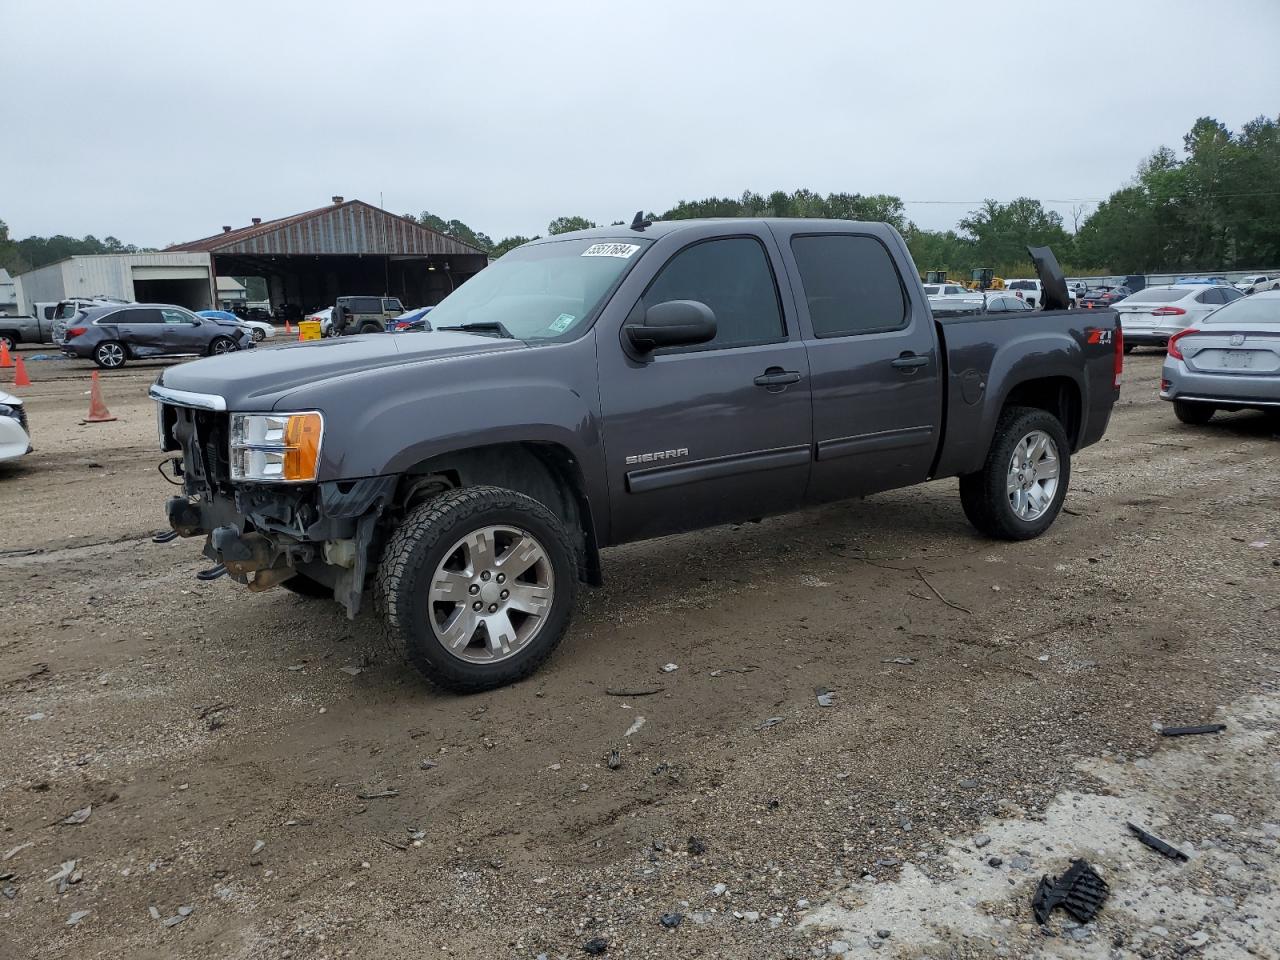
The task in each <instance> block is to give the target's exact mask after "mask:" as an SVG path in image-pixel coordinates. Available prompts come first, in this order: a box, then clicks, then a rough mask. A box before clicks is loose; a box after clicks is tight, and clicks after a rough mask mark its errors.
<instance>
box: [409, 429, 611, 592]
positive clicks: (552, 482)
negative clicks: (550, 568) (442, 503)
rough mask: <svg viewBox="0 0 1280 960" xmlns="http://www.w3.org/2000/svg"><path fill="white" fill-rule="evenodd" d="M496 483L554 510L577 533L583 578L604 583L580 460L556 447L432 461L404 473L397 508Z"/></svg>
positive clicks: (504, 448)
mask: <svg viewBox="0 0 1280 960" xmlns="http://www.w3.org/2000/svg"><path fill="white" fill-rule="evenodd" d="M478 484H492V485H493V486H496V487H503V488H505V489H507V490H515V491H516V492H518V493H523V494H525V495H526V496H529V497H532V498H533V499H535V500H537V501H538V502H539V503H541V504H543V505H544V506H546V507H547V508H548V509H549V510H551V511H552V512H553V513H554V514H555V515H556V516H557V517H559V518H560V520H561V521H562V522H563V523H564V525H565V527H566V528H567V529H568V530H569V531H570V533H571V534H575V531H576V534H575V535H574V540H575V543H576V544H577V546H578V548H579V550H578V572H579V577H580V578H581V579H583V580H585V581H586V582H588V583H591V584H593V585H597V586H598V585H599V584H600V583H601V582H602V574H601V567H600V550H599V544H598V542H597V540H596V534H595V523H594V522H593V519H592V516H591V505H590V502H589V501H588V499H587V493H586V481H585V480H584V479H583V476H582V469H581V467H579V465H578V461H577V459H576V458H575V457H574V456H573V454H572V453H571V452H570V451H569V450H567V449H566V448H564V447H562V446H560V445H559V444H554V443H502V444H493V445H491V446H485V447H473V448H471V449H468V450H457V451H453V452H451V453H447V454H442V455H440V456H438V457H432V458H431V459H429V460H424V461H422V462H421V463H418V464H415V465H414V466H413V467H411V468H409V469H408V470H406V471H405V473H404V476H403V477H402V478H401V481H400V486H399V489H398V490H397V492H396V496H397V505H398V506H400V507H401V508H402V509H404V510H408V509H411V508H412V507H413V506H415V505H416V504H418V503H420V502H422V501H423V500H426V499H429V498H430V497H432V496H434V495H435V494H437V493H440V492H442V491H444V490H452V489H455V488H458V487H473V486H476V485H478Z"/></svg>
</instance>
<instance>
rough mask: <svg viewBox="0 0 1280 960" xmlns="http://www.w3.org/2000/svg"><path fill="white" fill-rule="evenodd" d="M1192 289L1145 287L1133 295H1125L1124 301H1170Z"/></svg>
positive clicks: (1185, 294) (1190, 291)
mask: <svg viewBox="0 0 1280 960" xmlns="http://www.w3.org/2000/svg"><path fill="white" fill-rule="evenodd" d="M1194 293H1195V291H1194V290H1178V289H1175V288H1173V287H1147V289H1145V290H1139V291H1138V292H1137V293H1135V294H1133V296H1130V297H1125V300H1124V302H1125V303H1172V302H1173V301H1174V300H1181V299H1182V298H1183V297H1189V296H1191V295H1192V294H1194Z"/></svg>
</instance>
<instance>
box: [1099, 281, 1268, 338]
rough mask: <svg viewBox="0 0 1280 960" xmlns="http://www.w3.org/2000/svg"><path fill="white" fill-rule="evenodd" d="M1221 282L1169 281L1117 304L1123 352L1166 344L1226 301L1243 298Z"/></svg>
mask: <svg viewBox="0 0 1280 960" xmlns="http://www.w3.org/2000/svg"><path fill="white" fill-rule="evenodd" d="M1243 296H1244V294H1243V293H1241V292H1240V291H1239V290H1237V289H1235V288H1234V287H1228V286H1223V285H1222V284H1216V283H1215V284H1195V285H1193V284H1169V285H1167V286H1160V287H1147V288H1146V289H1145V290H1139V291H1138V292H1137V293H1135V294H1132V295H1130V296H1128V297H1125V298H1124V299H1123V300H1121V301H1119V302H1118V303H1116V304H1115V311H1116V313H1118V314H1120V325H1121V326H1122V327H1123V328H1124V352H1125V353H1129V352H1130V351H1132V350H1133V348H1134V347H1162V348H1163V347H1164V345H1165V344H1166V343H1168V341H1169V338H1170V337H1172V336H1173V335H1174V334H1175V333H1177V332H1178V331H1179V330H1182V329H1184V328H1186V327H1190V326H1194V325H1195V324H1196V323H1198V322H1199V321H1201V320H1203V319H1204V318H1205V317H1207V316H1208V315H1209V314H1211V313H1213V311H1215V310H1217V309H1218V308H1219V307H1221V306H1222V305H1223V304H1226V303H1230V302H1231V301H1232V300H1237V299H1239V298H1240V297H1243Z"/></svg>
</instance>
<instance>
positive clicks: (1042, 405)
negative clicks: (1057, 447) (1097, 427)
mask: <svg viewBox="0 0 1280 960" xmlns="http://www.w3.org/2000/svg"><path fill="white" fill-rule="evenodd" d="M1004 405H1005V406H1006V407H1038V408H1039V409H1041V410H1047V411H1048V412H1049V413H1052V414H1053V415H1054V416H1055V417H1057V418H1058V422H1059V423H1061V424H1062V429H1063V430H1065V431H1066V433H1067V436H1068V437H1069V438H1070V439H1071V448H1072V449H1073V450H1074V449H1076V448H1077V447H1078V446H1079V443H1080V427H1081V410H1082V404H1081V397H1080V387H1079V386H1078V385H1077V384H1076V382H1075V381H1074V380H1072V379H1071V378H1070V377H1045V378H1043V379H1041V380H1027V381H1025V382H1024V383H1020V384H1018V385H1017V386H1016V387H1014V388H1013V389H1012V390H1011V391H1009V395H1008V396H1007V397H1005V400H1004Z"/></svg>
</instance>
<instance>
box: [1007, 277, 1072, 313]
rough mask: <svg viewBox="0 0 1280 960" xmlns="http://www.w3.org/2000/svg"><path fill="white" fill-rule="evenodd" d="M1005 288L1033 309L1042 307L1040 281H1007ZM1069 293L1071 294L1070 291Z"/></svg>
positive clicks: (1025, 279) (1024, 279)
mask: <svg viewBox="0 0 1280 960" xmlns="http://www.w3.org/2000/svg"><path fill="white" fill-rule="evenodd" d="M1004 288H1005V290H1006V291H1008V292H1010V293H1013V294H1014V295H1015V296H1018V295H1020V296H1021V298H1022V299H1023V300H1025V301H1027V303H1029V304H1031V306H1032V307H1038V306H1039V305H1040V281H1039V280H1029V279H1027V278H1025V277H1023V278H1018V279H1015V280H1006V281H1005V282H1004ZM1067 292H1068V293H1070V291H1067Z"/></svg>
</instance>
